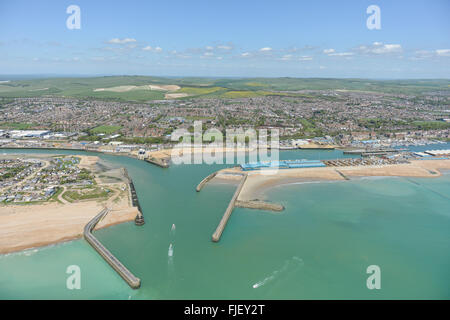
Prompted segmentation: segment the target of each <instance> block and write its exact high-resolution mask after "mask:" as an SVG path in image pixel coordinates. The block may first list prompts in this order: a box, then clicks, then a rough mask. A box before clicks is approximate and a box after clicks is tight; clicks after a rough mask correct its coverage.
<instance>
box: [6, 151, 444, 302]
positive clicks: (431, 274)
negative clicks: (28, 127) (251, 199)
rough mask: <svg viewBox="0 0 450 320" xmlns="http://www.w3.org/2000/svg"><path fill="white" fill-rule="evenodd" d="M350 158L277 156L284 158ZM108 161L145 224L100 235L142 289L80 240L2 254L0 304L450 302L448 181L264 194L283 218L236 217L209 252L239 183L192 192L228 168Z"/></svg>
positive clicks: (306, 187) (309, 186) (310, 186)
mask: <svg viewBox="0 0 450 320" xmlns="http://www.w3.org/2000/svg"><path fill="white" fill-rule="evenodd" d="M1 152H8V153H12V152H16V153H17V151H14V150H2V151H1ZM1 152H0V153H1ZM21 152H22V151H21ZM23 152H34V153H43V151H42V150H39V151H33V150H26V151H23ZM46 153H55V152H54V151H48V152H46ZM58 153H72V152H68V151H60V152H58ZM96 155H98V154H96ZM342 156H343V155H342V153H341V152H339V151H286V152H282V153H281V158H283V159H294V158H307V159H317V158H321V159H325V158H336V157H342ZM100 157H101V158H102V159H104V160H105V161H108V162H109V163H111V165H113V166H117V167H122V166H125V167H126V168H127V169H128V171H129V174H130V176H131V178H132V179H133V181H134V184H135V186H136V190H137V193H138V196H139V201H140V203H141V206H142V209H143V213H144V216H145V220H146V224H145V225H144V226H143V227H137V226H135V225H134V224H133V223H125V224H121V225H117V226H113V227H110V228H107V229H103V230H100V231H97V232H96V236H97V237H98V238H99V239H100V240H101V241H102V242H103V243H104V244H105V245H106V246H107V247H108V248H109V249H110V251H111V252H113V253H114V254H115V255H116V256H117V258H119V260H121V261H122V262H123V263H124V264H125V265H126V266H127V267H128V268H129V269H130V270H131V271H132V272H133V273H134V274H135V275H137V276H138V277H140V278H141V280H142V287H141V288H140V289H139V290H132V289H130V288H129V287H128V285H127V284H126V283H125V282H124V281H123V280H122V279H121V278H120V277H119V276H118V275H117V274H116V273H115V272H114V271H113V270H112V268H111V267H110V266H109V265H108V264H107V263H106V262H104V261H103V259H102V258H101V257H100V256H99V255H98V254H97V253H96V252H95V251H94V250H93V249H92V248H91V247H90V246H89V245H88V244H87V243H86V242H85V241H84V240H77V241H72V242H67V243H63V244H59V245H54V246H50V247H45V248H38V249H33V250H28V251H25V252H20V253H15V254H9V255H0V271H1V272H0V298H3V299H9V298H39V299H47V298H48V299H52V298H57V299H72V298H74V299H99V298H104V299H315V298H318V299H322V298H329V299H347V298H349V299H351V298H359V299H380V298H387V299H391V298H414V299H416V298H417V299H431V298H437V299H448V298H450V289H449V288H450V287H449V285H448V284H449V283H450V271H449V270H450V255H449V248H450V236H449V234H450V233H449V231H450V175H449V174H445V175H444V176H442V177H439V178H434V179H424V178H420V179H419V178H370V179H359V180H353V181H339V182H323V183H302V184H293V185H285V186H278V187H275V188H273V189H271V190H270V191H268V194H267V197H268V199H270V200H271V201H274V202H279V203H282V204H283V205H284V206H285V207H286V210H285V211H283V212H282V213H281V214H274V213H269V212H264V211H258V210H250V209H239V208H236V209H235V210H234V212H233V215H232V217H231V219H230V221H229V223H228V225H227V228H226V229H225V231H224V233H223V236H222V238H221V241H220V242H219V243H212V242H211V235H212V233H213V232H214V230H215V228H216V226H217V224H218V222H219V220H220V218H221V216H222V214H223V212H224V210H225V208H226V207H227V205H228V202H229V200H230V198H231V196H232V194H233V192H234V189H235V186H233V185H228V184H208V185H207V186H206V187H205V188H204V189H203V190H202V192H200V193H197V192H195V186H196V185H197V183H198V182H199V181H200V180H201V179H202V178H203V177H205V176H206V175H208V174H209V173H211V172H214V171H216V170H218V169H220V168H222V167H224V165H180V166H172V167H171V168H169V169H161V168H158V167H155V166H152V165H150V164H148V163H145V162H142V161H138V160H135V159H131V158H126V157H115V156H109V155H100ZM172 224H175V226H176V229H175V230H171V227H172ZM170 244H172V245H173V255H172V256H171V257H170V256H169V255H168V251H169V246H170ZM69 265H78V266H80V268H81V290H68V289H66V279H67V277H68V275H67V274H66V273H65V272H66V268H67V266H69ZM369 265H378V266H380V268H381V290H368V289H367V287H366V279H367V277H368V276H369V275H368V274H366V268H367V267H368V266H369Z"/></svg>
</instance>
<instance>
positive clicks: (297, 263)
mask: <svg viewBox="0 0 450 320" xmlns="http://www.w3.org/2000/svg"><path fill="white" fill-rule="evenodd" d="M303 265H304V262H303V259H301V258H299V257H296V256H294V257H292V258H291V259H288V260H286V261H285V262H284V264H283V266H282V267H281V268H280V269H279V270H275V271H274V272H272V273H271V274H270V275H269V276H267V277H266V278H264V279H263V280H261V281H258V282H257V283H255V284H254V285H253V286H252V287H253V289H257V288H260V287H262V286H264V285H266V284H267V283H269V282H271V281H273V280H275V279H277V278H278V277H279V276H280V275H282V274H286V273H291V272H293V271H295V270H297V269H298V268H300V267H302V266H303Z"/></svg>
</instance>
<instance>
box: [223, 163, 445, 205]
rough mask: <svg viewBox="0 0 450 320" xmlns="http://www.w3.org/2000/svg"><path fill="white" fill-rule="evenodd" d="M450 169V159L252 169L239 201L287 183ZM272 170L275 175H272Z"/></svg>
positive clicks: (428, 175) (415, 174)
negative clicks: (343, 165) (364, 164)
mask: <svg viewBox="0 0 450 320" xmlns="http://www.w3.org/2000/svg"><path fill="white" fill-rule="evenodd" d="M448 169H450V160H413V161H411V163H408V164H393V165H383V166H354V167H321V168H299V169H280V170H277V171H273V170H272V171H269V170H266V171H265V174H261V172H259V171H248V172H247V174H248V178H247V181H246V183H245V185H244V187H243V188H242V191H241V193H240V195H239V198H238V200H240V201H249V200H255V199H259V200H262V199H264V198H265V195H264V193H265V191H266V190H268V189H270V188H272V187H275V186H278V185H284V184H291V183H298V182H313V181H336V180H346V179H345V178H344V177H343V176H342V175H341V174H339V172H341V173H342V174H343V175H344V176H345V177H347V178H349V179H351V178H352V177H353V178H356V177H423V178H435V177H439V176H441V175H442V173H441V172H440V170H448ZM227 172H228V173H232V172H242V171H241V170H240V169H238V168H232V169H224V170H221V171H220V174H221V175H223V174H225V173H227ZM270 173H271V174H270Z"/></svg>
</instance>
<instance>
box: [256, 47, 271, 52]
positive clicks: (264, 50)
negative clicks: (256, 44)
mask: <svg viewBox="0 0 450 320" xmlns="http://www.w3.org/2000/svg"><path fill="white" fill-rule="evenodd" d="M259 51H261V52H270V51H272V48H270V47H264V48H261V49H259Z"/></svg>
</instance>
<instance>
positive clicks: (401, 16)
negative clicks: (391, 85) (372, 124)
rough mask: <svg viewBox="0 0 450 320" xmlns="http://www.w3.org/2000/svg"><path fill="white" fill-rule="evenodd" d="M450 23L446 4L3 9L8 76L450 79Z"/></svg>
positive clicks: (78, 0)
mask: <svg viewBox="0 0 450 320" xmlns="http://www.w3.org/2000/svg"><path fill="white" fill-rule="evenodd" d="M70 5H78V6H79V7H80V10H81V29H79V30H70V29H68V28H67V27H66V20H67V18H68V17H69V14H67V13H66V8H67V7H68V6H70ZM370 5H377V6H379V8H380V10H381V29H380V30H369V29H368V28H367V26H366V20H367V18H368V17H369V14H367V13H366V9H367V7H368V6H370ZM449 14H450V1H448V0H426V1H425V0H420V1H419V0H410V1H404V0H395V1H392V0H389V1H381V0H370V1H365V0H341V1H336V0H334V1H333V0H329V1H325V0H315V1H311V0H309V1H302V0H292V1H285V0H278V1H266V0H259V1H254V0H228V1H216V0H208V1H203V0H202V1H187V0H171V1H153V0H148V1H144V0H142V1H135V0H128V1H93V0H90V1H85V0H71V1H63V0H58V1H56V0H54V1H48V0H45V1H23V0H14V1H12V0H0V74H83V75H96V74H142V75H159V76H212V77H221V76H234V77H254V76H264V77H279V76H290V77H359V78H449V75H450V19H449Z"/></svg>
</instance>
